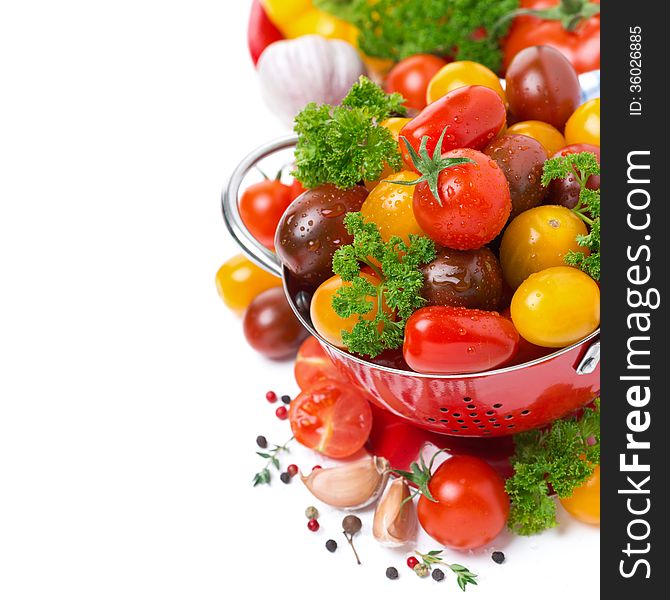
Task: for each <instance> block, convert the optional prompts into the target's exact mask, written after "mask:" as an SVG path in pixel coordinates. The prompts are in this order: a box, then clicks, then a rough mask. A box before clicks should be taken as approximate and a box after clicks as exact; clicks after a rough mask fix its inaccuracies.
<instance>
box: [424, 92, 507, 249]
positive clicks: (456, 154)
mask: <svg viewBox="0 0 670 600" xmlns="http://www.w3.org/2000/svg"><path fill="white" fill-rule="evenodd" d="M486 89H488V88H486ZM489 91H491V90H489ZM493 94H494V95H495V96H496V97H497V94H495V92H493ZM444 157H445V158H469V159H471V160H472V161H474V162H471V163H463V164H460V165H455V166H453V167H449V168H446V169H444V170H443V171H442V172H441V173H440V175H439V178H438V190H439V196H440V197H439V199H437V198H435V196H434V195H433V192H432V191H431V190H430V187H428V182H426V181H422V182H421V183H419V184H417V186H416V188H415V190H414V201H413V207H414V216H415V218H416V220H417V222H418V223H419V226H420V227H421V229H423V231H425V232H426V234H427V235H428V236H429V237H430V238H432V239H433V240H434V241H435V242H437V243H438V244H440V245H441V246H446V247H447V248H453V249H455V250H474V249H476V248H481V247H482V246H483V245H484V244H487V243H488V242H490V241H491V240H492V239H494V238H495V237H496V236H497V235H498V234H499V233H500V231H501V230H502V228H503V227H504V226H505V223H506V222H507V219H508V217H509V215H510V212H511V211H512V200H511V198H510V192H509V185H508V184H507V179H506V178H505V175H504V173H503V172H502V170H501V169H500V167H499V166H498V165H497V164H496V163H495V161H493V160H492V159H491V158H489V157H488V156H486V155H485V154H482V153H481V152H478V151H477V150H471V149H469V148H464V149H459V150H451V151H450V152H447V153H446V154H444Z"/></svg>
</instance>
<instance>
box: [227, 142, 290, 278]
mask: <svg viewBox="0 0 670 600" xmlns="http://www.w3.org/2000/svg"><path fill="white" fill-rule="evenodd" d="M297 141H298V136H296V135H294V134H291V135H286V136H284V137H281V138H279V139H276V140H274V141H272V142H268V143H267V144H263V145H262V146H259V147H258V148H256V149H255V150H254V151H253V152H250V153H249V154H248V155H247V156H246V157H245V158H244V159H242V161H241V162H240V163H239V164H238V165H237V167H235V170H234V171H233V172H232V174H231V175H230V178H229V179H228V183H227V184H226V186H225V187H224V188H223V193H222V194H221V208H222V210H223V220H224V221H225V223H226V227H227V228H228V231H229V232H230V235H232V236H233V239H234V240H235V241H236V242H237V244H238V245H239V246H240V248H241V249H242V252H244V254H245V255H246V256H247V257H248V258H249V260H251V261H252V262H253V263H255V264H257V265H258V266H259V267H261V268H262V269H265V270H266V271H267V272H268V273H272V274H273V275H276V276H277V277H281V276H282V267H281V263H280V262H279V259H278V258H277V255H276V254H275V253H274V252H270V250H268V249H267V248H266V247H265V246H263V245H262V244H261V243H260V242H258V240H256V238H254V236H253V235H251V233H250V232H249V230H248V229H247V228H246V226H245V224H244V222H243V221H242V217H241V216H240V209H239V204H238V196H239V193H240V187H241V185H242V182H243V181H244V178H245V177H246V175H247V173H248V172H249V171H250V170H251V169H253V168H254V167H255V166H256V165H257V164H258V163H259V162H260V161H261V160H263V159H264V158H267V157H268V156H271V155H272V154H274V153H275V152H279V151H281V150H286V149H287V148H292V147H294V146H295V145H296V143H297Z"/></svg>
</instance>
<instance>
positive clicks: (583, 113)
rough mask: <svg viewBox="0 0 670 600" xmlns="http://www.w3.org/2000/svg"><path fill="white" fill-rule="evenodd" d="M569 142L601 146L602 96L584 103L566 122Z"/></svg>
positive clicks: (566, 138) (566, 133) (566, 137)
mask: <svg viewBox="0 0 670 600" xmlns="http://www.w3.org/2000/svg"><path fill="white" fill-rule="evenodd" d="M565 141H566V142H567V143H568V144H593V145H594V146H600V98H594V99H593V100H589V101H588V102H585V103H584V104H582V105H581V106H580V107H579V108H578V109H577V110H576V111H575V112H574V113H572V116H571V117H570V118H569V119H568V122H567V123H566V124H565Z"/></svg>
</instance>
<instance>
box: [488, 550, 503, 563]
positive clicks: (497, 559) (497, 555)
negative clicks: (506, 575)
mask: <svg viewBox="0 0 670 600" xmlns="http://www.w3.org/2000/svg"><path fill="white" fill-rule="evenodd" d="M491 558H492V559H493V562H494V563H498V564H499V565H502V564H503V563H504V562H505V555H504V554H503V553H502V552H494V553H493V554H491Z"/></svg>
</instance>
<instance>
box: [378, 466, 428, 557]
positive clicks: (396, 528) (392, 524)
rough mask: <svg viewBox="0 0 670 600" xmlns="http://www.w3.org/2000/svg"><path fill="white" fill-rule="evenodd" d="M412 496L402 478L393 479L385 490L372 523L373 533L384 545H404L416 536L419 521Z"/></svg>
mask: <svg viewBox="0 0 670 600" xmlns="http://www.w3.org/2000/svg"><path fill="white" fill-rule="evenodd" d="M410 496H411V494H410V491H409V486H408V485H407V483H406V482H405V480H404V479H402V478H397V479H393V480H392V481H391V483H389V484H388V486H387V487H386V489H385V490H384V493H383V495H382V497H381V500H380V501H379V503H378V504H377V508H376V509H375V516H374V519H373V523H372V535H374V537H375V539H376V540H377V541H378V542H380V543H381V544H382V545H384V546H388V547H391V548H393V547H398V546H403V545H405V544H407V543H408V542H411V541H413V540H414V539H415V538H416V534H417V531H418V521H417V517H416V508H415V506H414V502H412V500H408V498H410Z"/></svg>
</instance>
